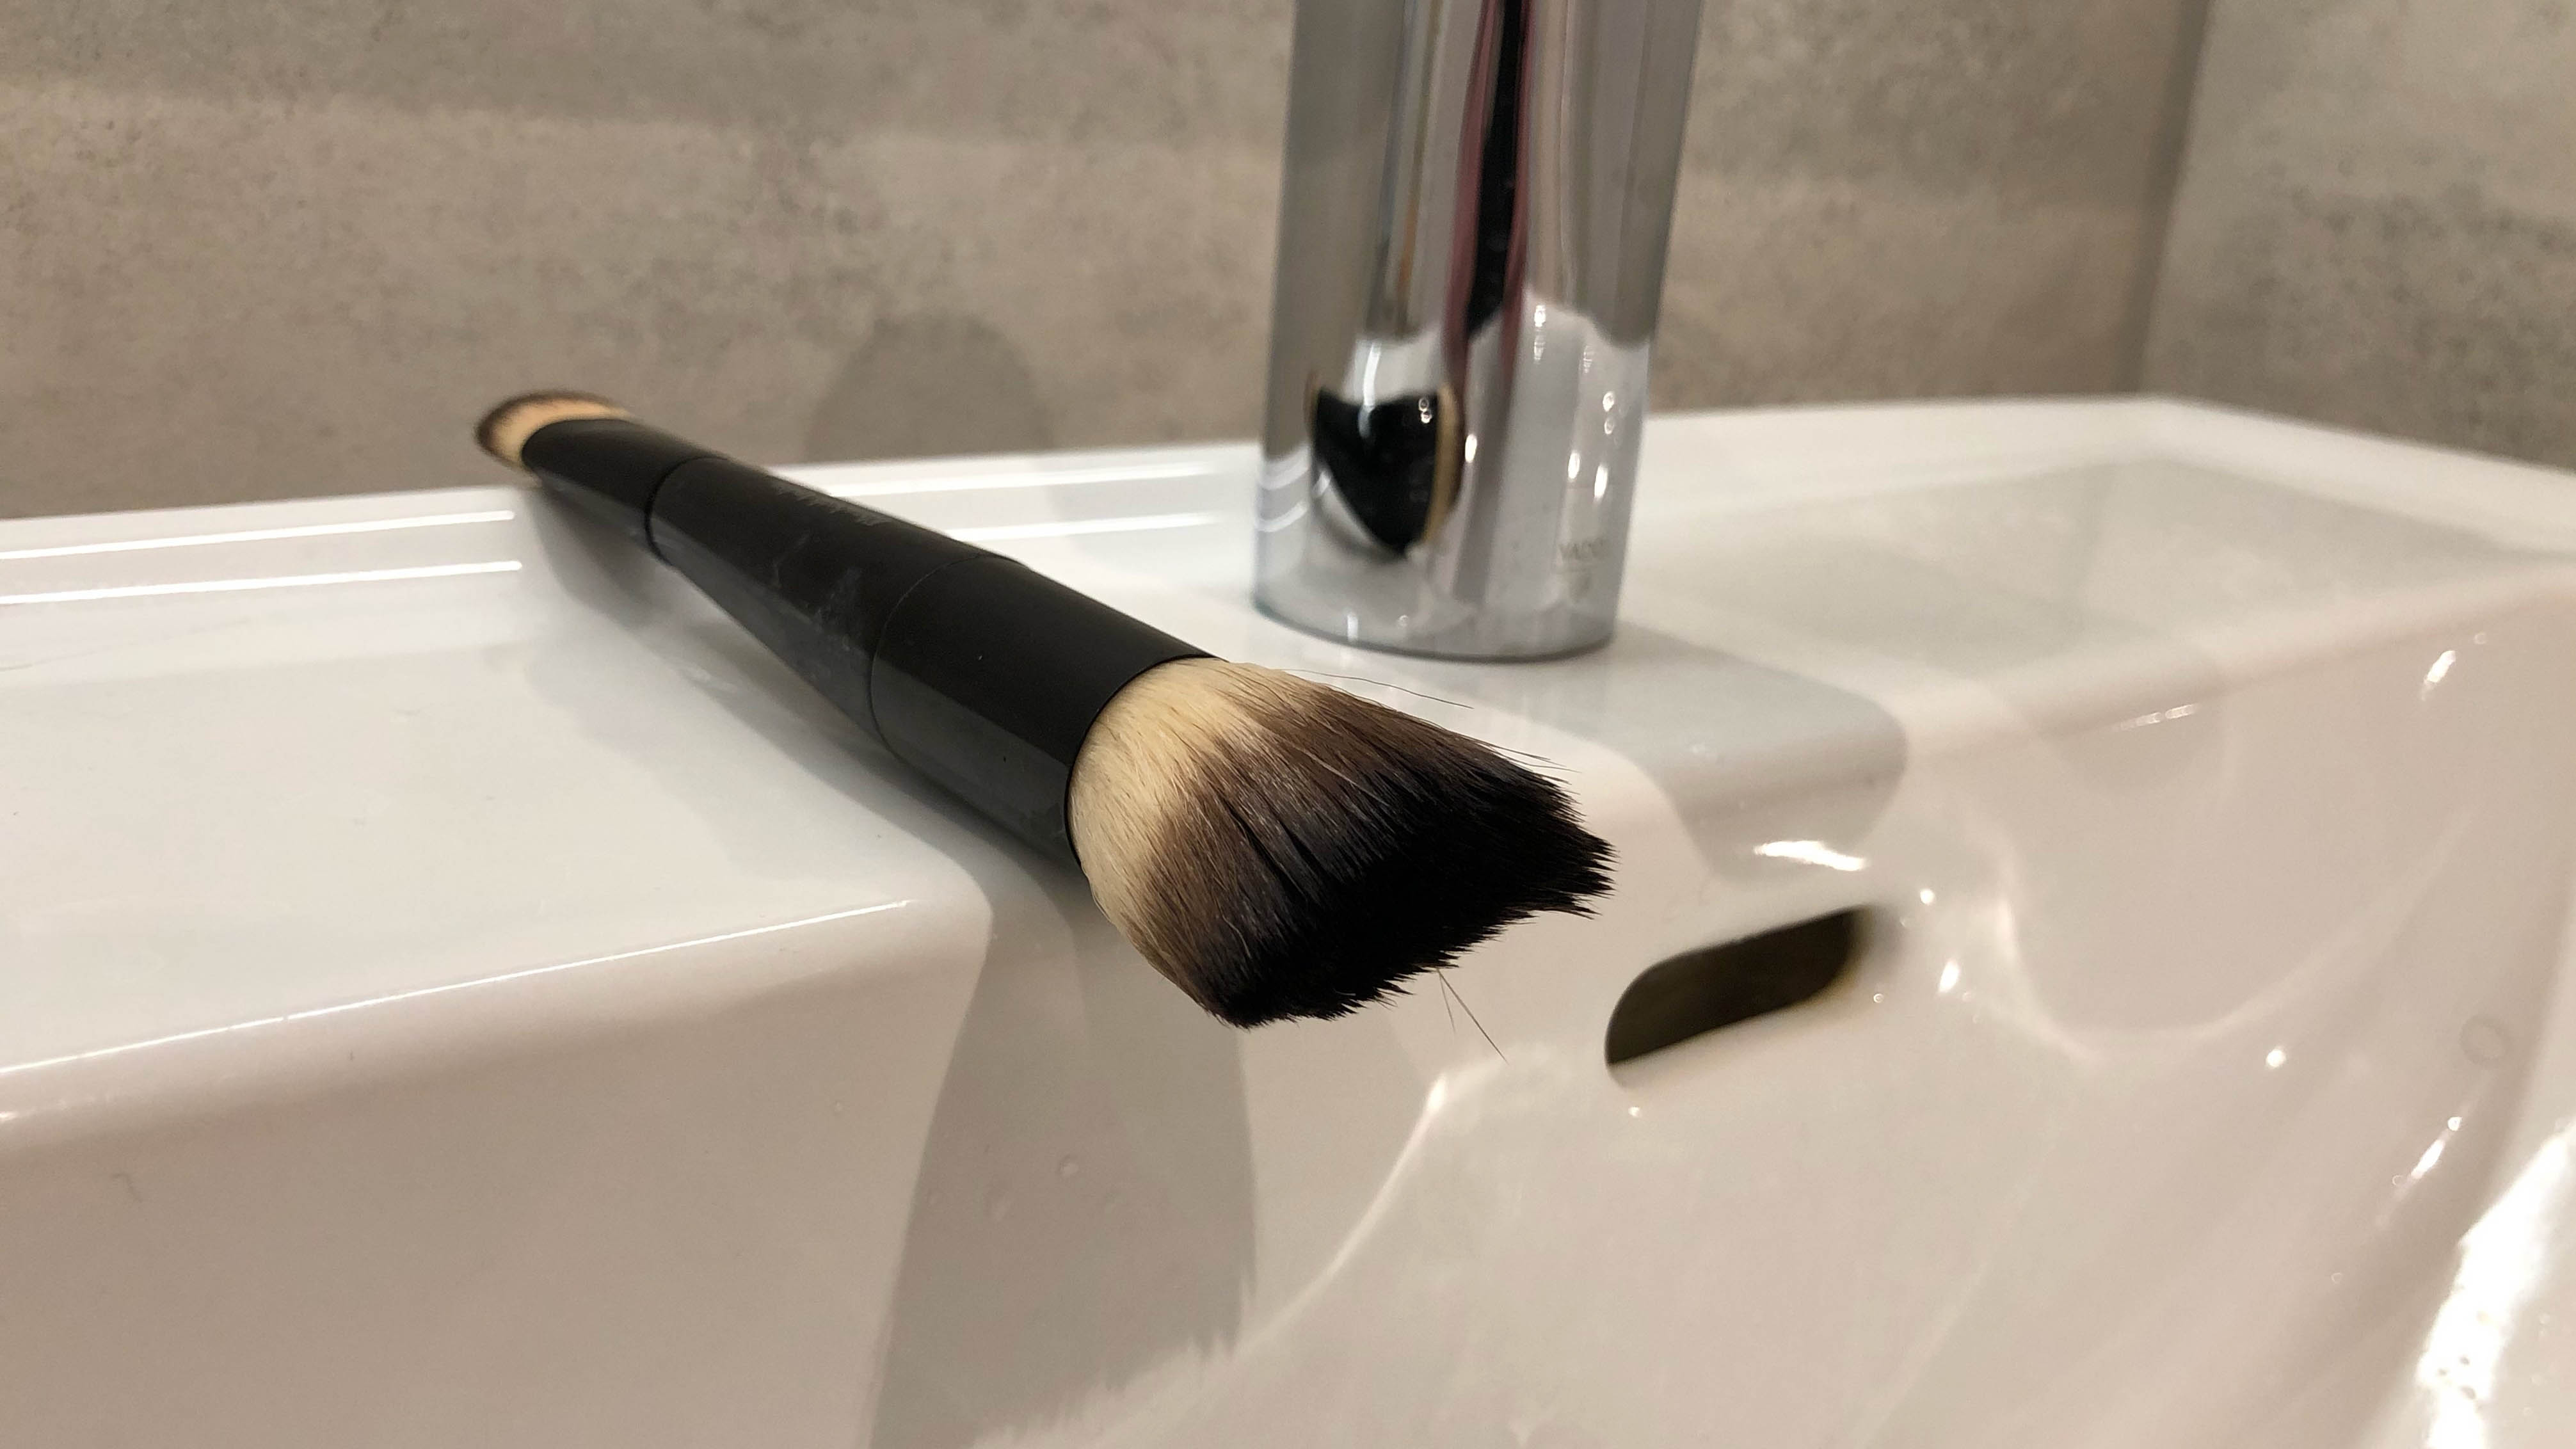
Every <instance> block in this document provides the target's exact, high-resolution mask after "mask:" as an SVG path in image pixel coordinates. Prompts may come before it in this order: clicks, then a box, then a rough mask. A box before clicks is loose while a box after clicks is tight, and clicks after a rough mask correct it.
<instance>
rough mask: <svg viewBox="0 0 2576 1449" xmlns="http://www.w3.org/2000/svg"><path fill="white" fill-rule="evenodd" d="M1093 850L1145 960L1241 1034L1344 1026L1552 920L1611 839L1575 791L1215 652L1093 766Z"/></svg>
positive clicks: (1101, 890) (1087, 767) (1140, 711)
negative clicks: (1472, 954)
mask: <svg viewBox="0 0 2576 1449" xmlns="http://www.w3.org/2000/svg"><path fill="white" fill-rule="evenodd" d="M1072 807H1073V808H1072V824H1073V831H1074V842H1075V847H1076V849H1077V851H1078V852H1079V854H1080V856H1081V858H1082V863H1083V869H1084V872H1085V873H1086V874H1087V875H1089V876H1090V878H1091V883H1092V891H1093V894H1094V895H1095V896H1096V897H1097V898H1098V899H1099V901H1100V904H1101V906H1102V909H1103V910H1104V911H1106V912H1107V914H1108V915H1109V917H1110V919H1111V920H1112V921H1113V922H1115V923H1116V924H1117V925H1118V927H1119V929H1120V930H1121V931H1123V932H1125V933H1126V935H1127V937H1128V939H1129V940H1131V941H1133V942H1135V943H1136V946H1137V948H1138V949H1139V950H1140V951H1141V952H1142V953H1143V954H1144V956H1145V958H1146V959H1147V960H1148V961H1150V962H1152V963H1153V964H1154V966H1155V967H1156V968H1158V969H1159V970H1161V971H1162V972H1163V974H1164V975H1166V976H1168V977H1170V978H1171V979H1172V981H1173V982H1174V983H1175V984H1177V985H1179V986H1180V987H1181V988H1182V989H1183V990H1184V991H1187V992H1188V993H1189V994H1190V995H1191V996H1192V997H1194V998H1196V999H1197V1000H1198V1002H1199V1004H1200V1005H1202V1006H1204V1007H1206V1008H1207V1009H1208V1010H1209V1011H1211V1012H1213V1013H1215V1014H1216V1015H1217V1016H1219V1017H1221V1018H1223V1019H1224V1020H1226V1021H1229V1022H1232V1023H1234V1024H1235V1025H1237V1026H1257V1025H1260V1024H1262V1023H1265V1022H1271V1021H1279V1020H1283V1019H1287V1018H1292V1017H1331V1016H1341V1015H1344V1014H1346V1013H1348V1012H1351V1011H1354V1010H1356V1009H1358V1008H1359V1007H1361V1006H1364V1005H1367V1004H1368V1003H1370V1002H1373V1001H1376V1000H1379V999H1380V998H1382V997H1385V996H1387V995H1389V994H1391V993H1393V992H1397V991H1400V990H1402V989H1403V985H1404V983H1405V982H1406V981H1407V980H1408V979H1409V978H1411V977H1413V976H1416V975H1418V974H1420V973H1422V972H1424V971H1429V970H1435V969H1438V968H1440V967H1443V966H1446V965H1448V964H1450V963H1451V962H1452V961H1454V960H1455V959H1456V958H1457V956H1458V955H1459V953H1460V952H1463V951H1465V950H1467V949H1468V948H1469V947H1472V946H1474V945H1476V944H1477V943H1479V942H1481V941H1483V940H1485V939H1487V938H1488V937H1490V936H1492V935H1493V934H1495V933H1496V932H1497V931H1500V930H1501V929H1502V928H1503V927H1505V926H1507V925H1510V924H1511V923H1513V922H1515V921H1518V920H1521V919H1523V918H1525V917H1528V916H1531V915H1535V914H1538V913H1539V912H1542V911H1566V912H1572V913H1575V914H1589V906H1588V905H1587V902H1588V901H1589V900H1590V899H1591V898H1592V897H1594V896H1597V895H1599V894H1601V893H1602V892H1604V891H1606V890H1608V889H1609V888H1610V876H1609V865H1610V847H1609V846H1608V845H1607V844H1605V843H1603V842H1602V841H1601V840H1600V839H1599V838H1598V837H1596V836H1594V835H1593V834H1592V833H1591V832H1590V831H1588V830H1586V829H1585V828H1584V827H1583V825H1582V824H1581V822H1580V821H1579V820H1577V819H1576V817H1575V813H1574V808H1573V802H1572V801H1571V800H1570V799H1569V798H1568V797H1567V795H1566V793H1565V791H1564V789H1563V788H1562V787H1561V786H1559V785H1558V784H1557V783H1556V782H1555V781H1553V780H1549V779H1547V778H1545V777H1544V776H1541V775H1539V774H1537V773H1535V772H1533V771H1531V770H1529V769H1528V768H1526V767H1524V766H1522V765H1519V764H1516V763H1514V762H1513V761H1511V760H1508V759H1506V758H1504V757H1503V756H1502V755H1501V754H1499V753H1497V752H1495V751H1494V750H1493V749H1491V748H1490V747H1488V746H1486V745H1483V744H1480V743H1478V742H1477V741H1474V740H1471V739H1468V738H1466V737H1465V736H1463V735H1458V734H1454V733H1452V732H1450V731H1448V730H1445V729H1442V728H1440V727H1439V726H1437V725H1434V724H1431V723H1430V722H1428V721H1426V720H1421V719H1416V718H1414V717H1413V716H1411V715H1407V714H1403V713H1399V712H1398V711H1395V710H1391V709H1387V708H1385V707H1383V706H1380V705H1376V704H1371V703H1369V702H1368V701H1366V700H1363V699H1359V698H1357V697H1355V696H1352V695H1349V694H1345V693H1343V692H1342V691H1340V690H1337V689H1333V688H1330V687H1328V686H1325V685H1321V684H1316V683H1314V682H1312V681H1309V680H1303V679H1299V678H1297V677H1295V676H1293V675H1288V674H1283V673H1280V672H1279V671H1276V670H1270V669H1262V668H1259V667H1258V666H1253V665H1244V664H1228V663H1225V662H1223V661H1220V660H1213V659H1193V660H1183V661H1179V662H1176V663H1173V664H1166V665H1163V666H1160V667H1159V668H1157V669H1154V670H1151V671H1148V672H1147V673H1146V674H1144V675H1142V676H1140V677H1139V678H1138V680H1137V681H1136V682H1135V683H1133V684H1130V685H1129V686H1128V687H1127V688H1126V689H1125V690H1124V691H1121V692H1120V694H1119V696H1118V697H1117V698H1116V699H1114V700H1112V701H1111V702H1110V706H1109V708H1108V709H1107V710H1105V711H1103V712H1102V715H1101V718H1100V720H1099V722H1098V723H1096V724H1094V725H1093V727H1092V733H1091V736H1090V737H1089V738H1088V739H1086V740H1085V741H1084V744H1083V749H1082V754H1081V756H1080V758H1079V759H1078V760H1077V761H1076V762H1075V766H1074V778H1073V798H1072Z"/></svg>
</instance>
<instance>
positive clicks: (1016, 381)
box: [805, 312, 1055, 462]
mask: <svg viewBox="0 0 2576 1449" xmlns="http://www.w3.org/2000/svg"><path fill="white" fill-rule="evenodd" d="M1054 437H1055V430H1054V429H1053V428H1052V427H1050V426H1049V425H1048V423H1047V415H1046V405H1045V404H1044V403H1043V402H1042V401H1040V399H1039V397H1038V386H1037V377H1036V375H1035V374H1034V373H1032V372H1031V371H1030V370H1029V363H1028V359H1027V358H1026V357H1025V356H1023V355H1022V354H1021V352H1020V349H1019V348H1018V347H1017V346H1016V345H1015V344H1013V343H1012V341H1011V340H1010V339H1009V338H1007V337H1005V336H1003V335H1002V334H1001V333H1000V332H998V331H995V330H994V328H993V327H992V325H991V324H989V323H987V322H985V321H984V320H983V319H982V318H980V317H970V316H967V315H965V314H963V313H956V312H929V313H920V314H916V315H912V316H896V317H887V318H884V319H882V320H880V321H879V322H878V323H877V325H876V326H875V327H874V328H873V329H871V330H870V331H869V333H868V335H867V339H866V340H865V341H863V342H861V343H860V344H859V347H858V350H857V351H855V352H853V353H851V354H850V358H849V361H847V362H845V363H843V364H842V365H841V371H840V374H839V375H838V376H836V377H834V378H833V379H832V385H831V388H830V389H829V390H828V391H826V392H825V393H824V394H823V400H822V402H821V403H820V404H819V405H817V406H816V408H815V410H814V421H813V422H812V424H811V425H809V426H808V427H807V429H806V432H805V456H806V457H807V458H810V459H814V460H816V461H820V462H830V461H836V460H839V459H844V458H922V457H933V456H938V455H943V454H955V453H1017V452H1034V451H1036V450H1038V449H1041V448H1045V447H1048V446H1050V445H1051V444H1052V443H1053V441H1054Z"/></svg>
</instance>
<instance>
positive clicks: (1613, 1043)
mask: <svg viewBox="0 0 2576 1449" xmlns="http://www.w3.org/2000/svg"><path fill="white" fill-rule="evenodd" d="M1861 915H1862V913H1861V912H1860V911H1858V910H1848V911H1836V912H1834V913H1833V914H1832V915H1830V916H1818V917H1817V918H1815V919H1814V920H1812V921H1800V922H1799V923H1798V924H1796V925H1794V926H1782V927H1780V928H1779V929H1778V930H1773V931H1765V932H1763V933H1762V934H1761V935H1759V936H1747V937H1745V938H1744V939H1742V940H1740V941H1729V942H1727V943H1725V944H1724V945H1720V946H1703V947H1701V948H1700V949H1698V950H1696V951H1686V952H1684V953H1682V954H1681V955H1679V956H1675V957H1672V958H1671V959H1669V960H1666V961H1659V962H1657V963H1656V964H1654V965H1652V966H1649V967H1647V968H1646V970H1645V972H1644V973H1643V974H1641V975H1639V976H1638V978H1637V979H1636V980H1634V981H1632V982H1629V983H1628V989H1627V991H1626V992H1624V993H1622V994H1621V995H1620V997H1619V1004H1618V1006H1617V1007H1615V1008H1613V1009H1612V1011H1611V1013H1610V1031H1609V1037H1608V1040H1607V1041H1606V1042H1604V1043H1603V1050H1604V1052H1605V1054H1606V1055H1607V1056H1608V1057H1609V1058H1610V1065H1612V1066H1614V1067H1615V1066H1618V1065H1619V1064H1620V1063H1622V1062H1632V1061H1635V1060H1636V1059H1637V1058H1639V1057H1642V1056H1645V1055H1647V1054H1649V1053H1652V1052H1659V1051H1662V1050H1664V1049H1665V1048H1666V1047H1675V1046H1679V1045H1681V1044H1682V1043H1683V1042H1686V1041H1689V1040H1690V1039H1691V1038H1693V1037H1697V1036H1705V1035H1707V1034H1708V1033H1710V1032H1712V1031H1715V1030H1717V1029H1718V1028H1719V1027H1722V1026H1733V1025H1734V1024H1735V1023H1737V1022H1739V1021H1749V1020H1751V1019H1752V1018H1754V1017H1757V1016H1767V1015H1769V1014H1770V1013H1772V1012H1775V1011H1783V1010H1786V1009H1787V1008H1789V1007H1792V1006H1795V1005H1797V1004H1798V1003H1799V1002H1802V1001H1806V1000H1809V999H1811V998H1813V997H1815V996H1817V995H1818V994H1820V993H1822V992H1823V991H1824V989H1825V988H1826V987H1828V986H1831V985H1833V984H1834V983H1835V982H1836V981H1839V980H1841V979H1842V976H1843V973H1844V972H1845V971H1847V970H1849V969H1850V968H1851V963H1852V961H1853V959H1854V958H1855V957H1857V956H1858V955H1859V954H1860V945H1861V936H1862V922H1861Z"/></svg>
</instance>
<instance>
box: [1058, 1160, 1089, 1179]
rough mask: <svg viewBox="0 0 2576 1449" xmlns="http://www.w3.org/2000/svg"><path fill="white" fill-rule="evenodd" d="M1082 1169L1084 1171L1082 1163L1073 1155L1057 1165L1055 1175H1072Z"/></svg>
mask: <svg viewBox="0 0 2576 1449" xmlns="http://www.w3.org/2000/svg"><path fill="white" fill-rule="evenodd" d="M1080 1171H1082V1163H1081V1162H1080V1161H1079V1160H1077V1159H1075V1158H1071V1157H1068V1158H1066V1159H1065V1160H1064V1161H1062V1162H1059V1163H1057V1164H1056V1165H1055V1175H1056V1176H1058V1177H1071V1176H1073V1175H1074V1174H1075V1173H1078V1172H1080Z"/></svg>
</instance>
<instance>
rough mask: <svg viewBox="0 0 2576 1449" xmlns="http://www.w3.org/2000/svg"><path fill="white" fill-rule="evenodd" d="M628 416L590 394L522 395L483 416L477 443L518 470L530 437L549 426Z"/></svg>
mask: <svg viewBox="0 0 2576 1449" xmlns="http://www.w3.org/2000/svg"><path fill="white" fill-rule="evenodd" d="M626 416H629V414H628V413H627V411H626V409H624V408H622V407H619V406H618V405H617V404H615V403H613V402H610V401H609V400H608V399H606V398H604V397H597V396H594V395H592V394H590V393H586V392H564V391H561V390H554V391H548V392H529V393H521V394H520V395H519V396H517V397H514V398H512V399H510V400H509V401H508V402H505V403H503V404H501V405H500V406H499V407H496V408H494V409H492V410H491V411H490V412H488V413H485V414H484V415H483V421H481V422H479V423H477V424H475V425H474V441H475V442H477V443H479V444H481V445H482V447H483V451H484V452H487V453H489V454H491V455H492V456H493V457H495V458H498V459H500V460H501V461H502V462H504V463H507V464H509V465H510V466H511V467H513V468H517V467H520V466H523V465H522V464H521V463H520V461H519V452H520V450H521V449H522V448H524V447H526V446H527V442H528V438H529V436H530V435H531V434H533V433H535V432H536V430H537V429H539V428H542V427H544V426H546V425H547V424H549V423H560V422H565V421H567V420H569V419H572V418H622V417H626Z"/></svg>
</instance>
